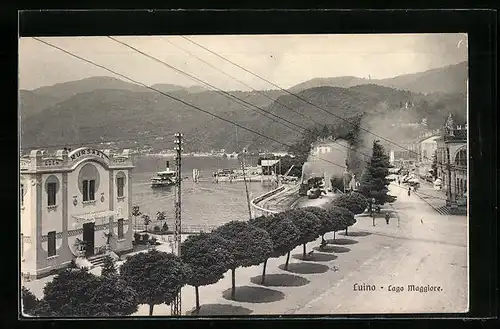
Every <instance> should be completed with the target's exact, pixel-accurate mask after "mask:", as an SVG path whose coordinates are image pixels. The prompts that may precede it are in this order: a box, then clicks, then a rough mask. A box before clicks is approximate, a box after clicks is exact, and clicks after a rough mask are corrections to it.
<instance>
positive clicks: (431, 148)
mask: <svg viewBox="0 0 500 329" xmlns="http://www.w3.org/2000/svg"><path fill="white" fill-rule="evenodd" d="M439 138H441V136H439V135H437V136H432V137H428V138H426V139H424V140H422V141H421V142H420V143H419V154H420V158H419V162H420V163H423V164H432V159H433V156H434V153H435V152H436V150H437V140H438V139H439Z"/></svg>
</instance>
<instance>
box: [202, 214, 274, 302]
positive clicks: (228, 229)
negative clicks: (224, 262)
mask: <svg viewBox="0 0 500 329" xmlns="http://www.w3.org/2000/svg"><path fill="white" fill-rule="evenodd" d="M212 233H213V234H217V235H220V236H221V237H223V238H224V239H226V240H227V241H228V249H229V250H230V251H231V255H232V257H231V261H230V262H229V264H228V269H230V270H231V274H232V281H231V282H232V284H231V298H232V299H233V300H234V299H235V293H236V287H235V272H236V268H238V267H240V266H241V267H249V266H253V265H258V264H260V263H262V262H264V261H265V260H266V259H268V258H269V257H270V256H271V254H272V252H273V245H272V241H271V238H270V237H269V234H268V233H267V232H266V231H264V230H263V229H261V228H258V227H255V226H253V225H250V224H249V223H247V222H242V221H231V222H229V223H226V224H224V225H222V226H219V227H218V228H217V229H216V230H214V231H212Z"/></svg>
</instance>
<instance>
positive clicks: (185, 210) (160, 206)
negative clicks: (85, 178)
mask: <svg viewBox="0 0 500 329" xmlns="http://www.w3.org/2000/svg"><path fill="white" fill-rule="evenodd" d="M166 161H170V168H171V169H172V170H173V169H174V168H175V161H174V159H173V158H160V157H136V158H135V163H134V164H135V168H134V172H133V179H132V184H133V186H132V197H133V199H132V204H133V205H137V206H139V207H140V210H141V212H143V213H146V214H148V215H150V217H151V219H154V218H155V216H156V213H157V212H158V211H164V212H165V214H166V217H167V225H168V226H169V227H173V223H174V218H175V215H174V199H175V188H174V187H171V188H164V189H153V188H151V186H150V184H149V179H150V178H151V176H153V175H154V174H155V173H156V172H157V171H160V170H164V169H165V165H166V164H165V163H166ZM239 166H240V165H239V162H238V160H237V159H227V158H207V157H184V158H183V159H182V177H189V179H188V180H185V181H183V182H182V224H183V225H220V224H223V223H226V222H229V221H231V220H248V206H247V199H246V193H245V183H244V182H234V183H219V184H214V183H212V182H211V177H212V173H213V172H214V171H216V170H217V169H223V168H228V169H236V168H238V167H239ZM193 168H196V169H198V170H199V172H200V178H205V179H208V180H209V181H207V182H199V183H194V182H193V180H192V171H193ZM247 184H248V189H249V194H250V200H251V199H252V198H254V197H257V196H259V195H262V194H264V193H266V192H268V191H270V190H272V189H273V188H275V185H273V184H272V183H264V184H263V183H260V182H254V183H247Z"/></svg>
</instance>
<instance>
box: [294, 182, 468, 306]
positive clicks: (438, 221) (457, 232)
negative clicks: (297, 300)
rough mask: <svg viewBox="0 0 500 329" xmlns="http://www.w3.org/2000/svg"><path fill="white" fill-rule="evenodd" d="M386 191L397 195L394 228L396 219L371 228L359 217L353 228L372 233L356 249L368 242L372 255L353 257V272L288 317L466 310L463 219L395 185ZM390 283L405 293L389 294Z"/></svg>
mask: <svg viewBox="0 0 500 329" xmlns="http://www.w3.org/2000/svg"><path fill="white" fill-rule="evenodd" d="M391 190H392V191H391V193H392V194H393V195H397V196H398V200H397V201H396V202H395V203H394V210H395V211H397V212H398V214H399V217H400V223H399V227H398V224H397V219H394V220H392V222H391V223H390V225H386V224H385V221H384V220H383V219H382V218H380V219H377V224H376V226H375V227H373V226H372V225H371V219H370V218H366V220H363V219H362V218H358V224H356V226H355V227H356V228H357V229H358V230H359V229H360V228H363V231H366V232H371V233H372V235H371V236H366V237H360V238H358V240H360V241H359V244H360V245H361V244H362V243H369V244H371V248H369V249H371V255H370V256H369V257H366V258H365V259H363V260H361V261H360V259H359V257H358V259H357V261H358V264H357V265H358V266H356V268H352V270H350V271H349V272H348V273H344V275H343V277H342V278H340V280H338V281H337V282H335V283H333V284H332V285H331V286H329V287H325V290H324V291H323V292H322V293H321V294H319V295H318V296H315V297H314V298H312V299H311V301H309V302H308V303H306V304H304V305H301V306H299V307H298V308H297V309H295V310H294V311H293V313H393V312H398V313H408V312H431V313H433V312H463V311H466V310H467V307H468V289H467V287H468V269H467V264H468V261H467V218H466V217H465V216H443V215H441V214H438V213H436V212H435V210H434V209H433V208H431V207H430V206H429V205H428V204H426V203H425V202H424V201H423V200H421V199H420V198H419V197H418V196H416V195H413V194H412V195H411V196H410V197H408V195H407V194H406V191H404V190H402V189H398V188H394V187H393V188H392V189H391ZM380 238H383V239H380ZM353 239H354V238H353ZM363 239H364V240H363ZM357 246H358V245H353V247H352V250H354V248H356V247H357ZM365 247H366V246H365ZM367 252H370V251H369V250H367ZM346 256H348V254H347V255H346ZM346 261H348V260H347V257H346ZM339 266H341V265H339ZM341 270H342V268H341ZM354 284H358V285H363V284H366V285H374V286H375V291H355V290H354ZM410 284H413V285H416V286H427V285H431V286H439V287H440V289H442V291H432V292H409V291H407V290H408V285H410ZM389 285H391V286H393V287H403V288H404V289H405V291H401V292H395V291H393V292H390V291H388V289H389Z"/></svg>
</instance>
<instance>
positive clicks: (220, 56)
mask: <svg viewBox="0 0 500 329" xmlns="http://www.w3.org/2000/svg"><path fill="white" fill-rule="evenodd" d="M181 38H183V39H185V40H187V41H189V42H191V43H192V44H194V45H197V46H198V47H200V48H202V49H204V50H206V51H208V52H209V53H211V54H213V55H215V56H217V57H219V58H221V59H222V60H224V61H226V62H228V63H231V64H232V65H234V66H236V67H238V68H240V69H241V70H243V71H245V72H247V73H249V74H251V75H253V76H255V77H257V78H258V79H261V80H262V81H265V82H267V83H269V84H270V85H272V86H274V87H276V88H278V89H280V90H282V91H284V92H285V93H287V94H289V95H291V96H294V97H296V98H297V99H299V100H301V101H303V102H305V103H307V104H309V105H311V106H313V107H315V108H317V109H319V110H321V111H323V112H326V113H328V114H330V115H333V116H334V117H336V118H338V119H340V120H342V121H344V122H346V123H349V124H350V125H352V126H356V124H355V123H352V122H350V121H349V120H348V119H346V118H343V117H341V116H339V115H337V114H335V113H332V112H330V111H328V110H326V109H324V108H322V107H320V106H319V105H317V104H314V103H312V102H310V101H309V100H307V99H305V98H303V97H301V96H298V95H297V94H295V93H292V92H290V91H289V90H287V89H285V88H283V87H281V86H279V85H278V84H276V83H274V82H272V81H270V80H268V79H266V78H263V77H261V76H260V75H258V74H256V73H254V72H252V71H250V70H248V69H247V68H245V67H243V66H241V65H239V64H237V63H235V62H233V61H231V60H229V59H227V58H226V57H224V56H222V55H220V54H218V53H217V52H215V51H213V50H211V49H209V48H207V47H205V46H203V45H201V44H199V43H198V42H196V41H193V40H191V39H190V38H188V37H186V36H181ZM359 129H361V130H363V131H364V132H366V133H369V134H371V135H373V136H375V137H377V138H380V139H382V140H384V141H386V142H388V143H390V144H393V145H395V146H398V147H399V148H401V149H403V150H405V151H407V152H410V153H414V154H416V155H418V156H421V155H420V154H418V153H417V152H415V151H412V150H409V149H407V148H406V147H404V146H402V145H399V144H398V143H396V142H394V141H392V140H390V139H388V138H385V137H383V136H380V135H378V134H375V133H373V132H371V131H370V130H368V129H366V128H363V127H362V126H361V125H359ZM425 158H427V159H430V158H428V157H425Z"/></svg>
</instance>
